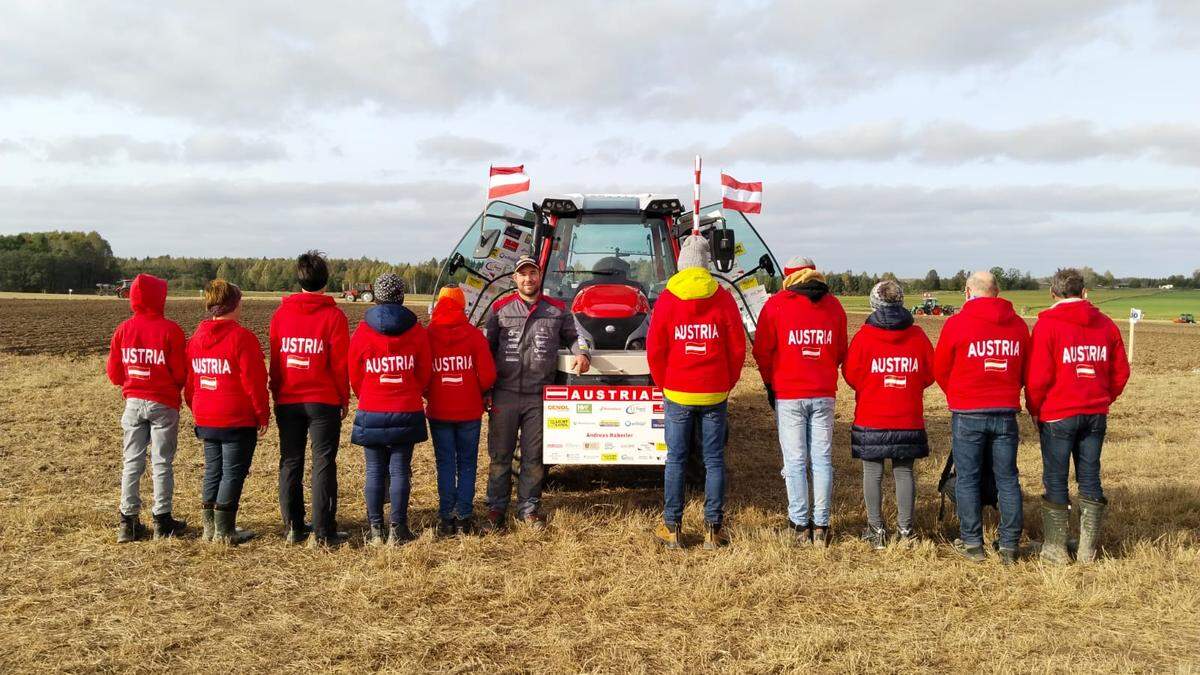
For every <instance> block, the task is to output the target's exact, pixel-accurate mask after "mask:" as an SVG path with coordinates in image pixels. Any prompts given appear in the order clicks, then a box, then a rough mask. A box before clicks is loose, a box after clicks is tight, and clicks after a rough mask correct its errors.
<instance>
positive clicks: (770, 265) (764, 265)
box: [758, 253, 775, 277]
mask: <svg viewBox="0 0 1200 675" xmlns="http://www.w3.org/2000/svg"><path fill="white" fill-rule="evenodd" d="M758 268H759V269H761V270H762V271H764V272H766V273H767V276H769V277H773V276H775V261H774V260H771V254H770V253H764V254H762V257H761V258H759V259H758Z"/></svg>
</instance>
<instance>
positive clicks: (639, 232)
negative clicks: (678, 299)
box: [542, 214, 675, 301]
mask: <svg viewBox="0 0 1200 675" xmlns="http://www.w3.org/2000/svg"><path fill="white" fill-rule="evenodd" d="M554 234H555V236H554V248H553V250H552V251H551V253H550V260H549V264H548V265H547V269H546V274H545V279H544V281H543V284H542V286H543V289H544V291H545V292H546V293H547V294H548V295H551V296H553V297H556V298H560V299H562V300H570V299H571V298H573V297H574V296H575V292H576V291H577V290H578V289H579V286H580V284H582V283H584V282H587V281H590V280H593V279H596V280H605V281H612V282H616V283H620V282H633V283H634V284H635V285H638V286H640V287H641V288H642V289H643V290H644V291H645V292H646V294H647V295H648V296H649V297H650V299H651V301H653V300H654V298H657V297H658V294H659V293H660V292H662V289H663V288H665V287H666V283H667V279H669V278H670V277H671V275H672V274H674V273H675V259H674V258H675V256H674V255H673V253H672V251H671V247H670V244H669V242H668V239H667V226H666V222H665V221H663V220H662V219H660V218H647V219H645V220H643V219H642V217H641V216H640V215H635V214H629V215H590V214H588V215H583V216H581V217H580V218H570V219H568V218H564V219H562V220H560V221H558V226H557V227H556V228H555V233H554Z"/></svg>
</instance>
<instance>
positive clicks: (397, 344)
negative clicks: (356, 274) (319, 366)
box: [350, 272, 432, 546]
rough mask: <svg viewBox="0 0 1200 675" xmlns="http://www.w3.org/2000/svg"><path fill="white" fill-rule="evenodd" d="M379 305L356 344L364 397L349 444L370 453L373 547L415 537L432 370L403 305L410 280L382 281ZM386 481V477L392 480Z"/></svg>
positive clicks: (422, 337) (425, 339) (355, 364)
mask: <svg viewBox="0 0 1200 675" xmlns="http://www.w3.org/2000/svg"><path fill="white" fill-rule="evenodd" d="M374 291H375V302H376V303H378V305H377V306H375V307H372V308H371V309H369V310H367V314H366V317H364V319H363V322H362V323H360V324H358V328H356V329H355V330H354V335H353V336H352V337H351V338H350V386H351V387H353V388H354V393H355V394H357V395H358V411H357V412H356V413H355V414H354V430H353V432H352V433H351V435H350V442H351V443H354V444H355V445H361V446H363V455H364V457H365V458H366V464H367V477H366V485H365V487H364V493H365V497H366V502H367V521H368V523H369V524H370V528H371V531H370V535H369V538H368V540H367V541H368V543H370V544H371V545H373V546H381V545H383V544H385V543H390V544H391V545H392V546H399V545H400V544H402V543H404V542H406V541H408V540H410V539H412V538H413V534H412V530H410V529H409V527H408V497H409V494H410V493H411V491H412V482H411V481H412V455H413V446H414V445H416V444H417V443H420V442H422V441H424V440H426V439H427V438H429V435H428V433H427V432H426V430H425V408H424V405H423V401H422V400H421V397H422V395H423V394H424V393H425V390H426V389H427V388H428V387H429V378H430V374H431V372H432V363H431V359H430V352H429V336H428V334H427V333H426V332H425V329H424V328H423V327H422V326H421V324H420V323H419V322H418V321H417V315H416V314H413V312H412V310H410V309H409V308H407V307H405V306H404V279H403V278H401V277H400V276H399V275H397V274H393V273H391V272H389V273H387V274H381V275H380V276H379V278H377V279H376V280H375V286H374ZM385 474H386V475H385ZM389 477H390V479H391V503H392V509H391V510H392V512H391V521H390V527H389V528H388V529H387V530H385V529H384V525H383V497H384V494H383V493H384V486H385V484H386V483H387V480H388V478H389Z"/></svg>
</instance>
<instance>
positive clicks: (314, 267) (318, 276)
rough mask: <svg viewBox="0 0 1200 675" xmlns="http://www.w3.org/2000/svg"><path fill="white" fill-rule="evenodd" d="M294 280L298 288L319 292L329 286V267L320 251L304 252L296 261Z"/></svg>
mask: <svg viewBox="0 0 1200 675" xmlns="http://www.w3.org/2000/svg"><path fill="white" fill-rule="evenodd" d="M296 279H297V280H298V281H299V282H300V288H303V289H304V290H306V291H319V290H321V289H322V288H325V286H326V285H328V284H329V265H328V264H327V263H326V262H325V254H324V253H321V252H320V251H305V252H304V253H301V254H300V257H299V258H297V259H296Z"/></svg>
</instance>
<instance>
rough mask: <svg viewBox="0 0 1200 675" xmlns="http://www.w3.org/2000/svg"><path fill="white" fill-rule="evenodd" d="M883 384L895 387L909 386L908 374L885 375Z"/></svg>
mask: <svg viewBox="0 0 1200 675" xmlns="http://www.w3.org/2000/svg"><path fill="white" fill-rule="evenodd" d="M883 386H885V387H891V388H893V389H904V388H906V387H908V376H907V375H884V376H883Z"/></svg>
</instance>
